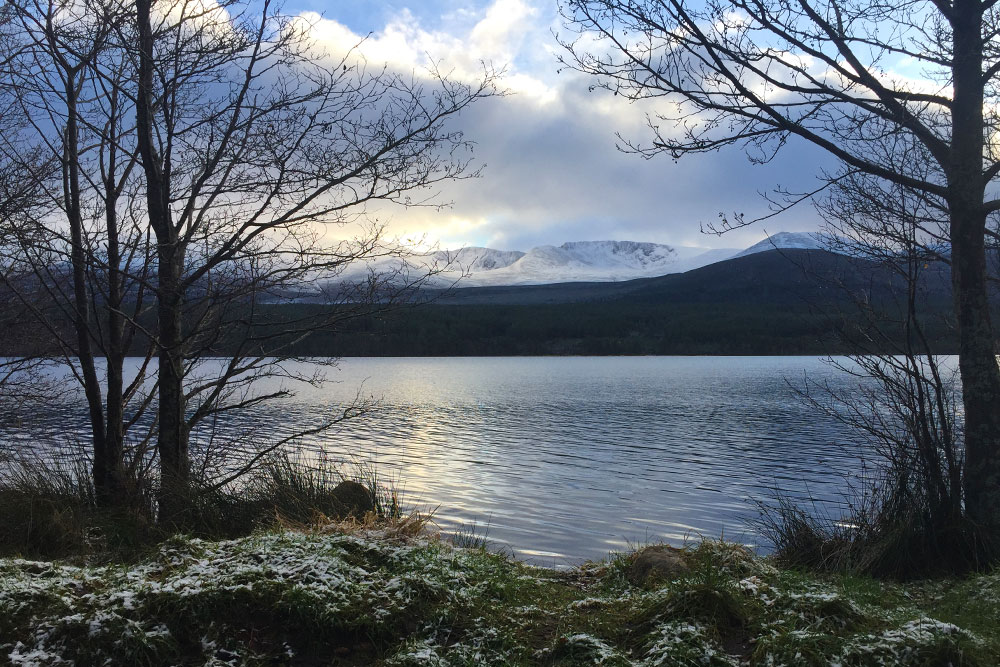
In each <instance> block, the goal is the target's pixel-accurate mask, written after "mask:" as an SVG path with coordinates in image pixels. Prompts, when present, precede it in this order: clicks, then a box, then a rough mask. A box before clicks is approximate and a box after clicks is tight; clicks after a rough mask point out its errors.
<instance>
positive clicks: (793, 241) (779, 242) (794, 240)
mask: <svg viewBox="0 0 1000 667" xmlns="http://www.w3.org/2000/svg"><path fill="white" fill-rule="evenodd" d="M826 247H827V243H826V242H825V241H824V239H823V236H822V235H820V234H817V233H815V232H778V233H777V234H772V235H771V236H768V237H767V238H766V239H764V240H763V241H760V242H758V243H755V244H753V245H752V246H750V247H749V248H747V249H746V250H743V251H741V252H738V253H736V255H734V257H744V256H746V255H752V254H754V253H756V252H764V251H766V250H775V249H779V250H781V249H799V250H821V249H826Z"/></svg>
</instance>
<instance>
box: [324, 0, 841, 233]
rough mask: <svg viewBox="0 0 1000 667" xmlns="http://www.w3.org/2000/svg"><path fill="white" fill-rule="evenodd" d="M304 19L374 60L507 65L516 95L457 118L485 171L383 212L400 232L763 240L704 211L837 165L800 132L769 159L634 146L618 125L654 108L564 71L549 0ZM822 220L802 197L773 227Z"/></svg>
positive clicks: (632, 130) (745, 204)
mask: <svg viewBox="0 0 1000 667" xmlns="http://www.w3.org/2000/svg"><path fill="white" fill-rule="evenodd" d="M305 18H307V20H309V21H310V22H312V23H313V24H314V35H315V36H316V38H317V39H318V40H319V41H320V42H322V44H323V45H324V46H325V47H326V48H328V49H330V50H331V51H333V52H337V51H338V50H340V51H343V50H346V49H349V48H351V47H353V46H355V45H357V44H359V43H360V44H361V45H360V47H359V48H360V52H361V53H362V54H363V55H364V57H365V58H367V59H368V61H369V62H370V63H373V64H374V63H379V64H381V63H382V62H386V63H388V64H389V65H390V66H391V67H394V68H398V69H402V70H404V71H411V70H414V69H419V68H422V67H426V66H427V65H428V64H430V63H431V62H436V63H439V64H440V65H441V67H442V69H443V70H444V71H450V72H452V76H456V77H459V78H468V79H473V78H475V77H476V76H478V75H480V74H481V72H482V67H481V63H482V62H483V61H486V62H492V63H493V64H494V65H497V66H500V65H505V64H506V66H507V76H506V78H505V80H504V82H503V83H504V85H505V87H506V88H508V89H509V90H510V91H511V95H509V96H507V97H503V98H494V99H489V100H484V101H481V102H479V103H477V104H476V105H473V107H472V108H471V109H469V110H468V111H467V112H466V113H465V114H464V115H463V116H461V117H460V118H459V119H458V121H457V123H458V126H459V127H460V129H462V130H463V132H465V134H466V136H467V137H468V138H469V139H470V140H472V141H474V142H475V143H476V150H475V153H476V157H477V160H478V161H479V162H480V163H485V164H486V168H485V170H484V171H483V175H482V178H479V179H474V180H466V181H460V182H456V183H452V184H448V185H445V186H442V188H441V191H440V193H439V201H443V202H453V204H452V206H451V207H450V208H446V209H444V210H441V211H439V210H437V209H433V208H416V209H402V208H399V207H392V208H383V209H381V210H378V211H376V212H377V214H378V215H379V216H380V218H382V219H383V220H385V221H387V223H388V226H389V230H390V232H391V233H394V234H397V235H399V236H400V237H415V238H426V239H427V240H428V241H430V242H435V241H436V242H439V243H440V244H441V245H442V246H444V247H456V246H461V245H488V246H492V247H497V248H504V249H510V248H516V249H527V248H529V247H531V246H534V245H541V244H546V243H551V244H558V243H562V242H564V241H569V240H602V239H616V240H637V241H658V242H665V243H674V244H685V245H703V246H712V247H741V246H745V245H749V244H751V243H753V242H755V241H757V240H759V239H760V238H762V237H763V236H764V228H763V227H761V228H752V229H750V230H747V231H745V232H741V233H737V234H734V235H727V236H726V237H723V238H722V239H717V238H716V237H712V236H705V235H702V234H700V233H699V223H700V222H711V221H714V220H716V218H717V214H718V213H719V212H725V213H732V212H734V211H744V212H747V213H748V215H751V216H752V215H755V214H761V213H765V212H767V208H766V205H765V203H764V202H763V201H762V200H761V198H760V197H759V194H758V193H759V192H760V191H768V190H771V189H772V188H773V187H774V186H775V185H776V184H780V185H782V186H784V187H786V188H790V189H800V190H803V191H804V190H809V189H812V188H814V187H815V185H816V181H815V180H814V176H813V175H815V174H817V173H818V172H819V169H820V167H821V166H822V165H823V164H824V163H828V160H827V158H825V157H824V156H823V154H822V153H821V152H820V151H818V150H817V149H812V148H809V147H807V146H798V145H794V144H793V145H790V146H789V147H787V148H785V149H784V150H783V151H782V153H781V154H780V155H779V158H778V160H776V161H775V162H774V163H772V164H770V165H765V166H753V165H751V164H749V162H748V160H747V159H746V157H745V155H744V154H743V153H742V151H741V150H740V149H738V148H732V149H730V150H725V151H722V152H719V153H715V154H709V155H702V156H690V157H687V158H684V159H683V160H681V161H680V162H674V161H672V160H670V159H669V158H668V157H666V156H662V157H661V158H660V159H653V160H643V159H641V158H639V157H637V156H635V155H627V154H624V153H622V152H621V151H619V150H617V148H616V136H615V133H616V132H619V133H621V134H622V135H623V136H626V137H628V138H630V139H638V140H640V141H641V140H643V139H646V138H647V137H648V135H649V132H648V128H646V127H645V113H644V111H646V110H649V108H650V106H649V104H629V103H627V102H626V101H625V100H623V99H621V98H619V97H615V96H613V95H611V94H607V93H602V92H599V91H595V92H590V91H589V87H590V85H591V84H592V83H593V81H592V80H588V79H587V78H585V77H584V76H583V75H580V74H576V73H563V74H561V75H560V74H558V73H557V70H558V63H557V61H556V59H555V55H554V53H555V51H556V50H557V49H558V45H556V44H555V42H554V40H553V38H552V35H551V29H552V28H553V26H555V25H557V22H556V17H555V15H554V9H553V8H552V7H551V3H548V2H545V3H543V2H537V3H534V4H532V3H531V2H528V1H527V0H494V1H493V2H492V3H491V4H489V5H487V6H483V7H478V8H469V7H463V8H462V9H461V10H460V11H458V15H455V14H452V15H449V16H444V15H443V14H442V15H439V16H438V17H437V19H438V20H437V21H435V20H434V17H433V16H430V17H429V16H428V15H427V14H426V12H425V13H424V14H423V15H421V16H419V17H418V16H417V15H416V14H415V13H414V12H413V11H411V10H409V9H405V8H404V9H398V10H396V11H395V12H394V13H393V14H392V15H391V16H389V17H387V18H385V20H384V22H383V24H382V25H381V26H378V27H377V28H375V29H374V30H373V32H372V34H371V36H370V37H368V38H367V39H363V35H360V34H358V33H356V32H354V31H352V30H351V29H349V28H348V27H347V26H346V25H344V24H343V23H340V22H338V21H337V19H336V17H335V16H333V17H329V18H320V17H319V16H318V15H316V14H306V15H305ZM816 226H817V218H816V214H815V212H814V211H813V210H812V209H811V208H809V207H808V206H802V207H801V208H800V209H799V210H796V211H795V212H793V213H789V214H785V216H784V217H783V218H779V219H777V220H772V221H770V225H769V226H768V227H767V231H768V232H771V233H773V232H776V231H781V230H791V231H800V230H811V229H815V228H816Z"/></svg>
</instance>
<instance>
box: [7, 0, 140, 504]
mask: <svg viewBox="0 0 1000 667" xmlns="http://www.w3.org/2000/svg"><path fill="white" fill-rule="evenodd" d="M5 6H6V7H7V9H8V11H10V12H11V13H12V14H13V15H14V16H15V17H16V18H15V20H16V22H17V25H18V27H19V28H20V31H19V34H20V39H21V41H22V43H23V45H24V48H23V49H22V50H21V52H20V54H19V56H18V57H17V58H16V60H15V61H13V63H12V67H11V70H10V72H9V73H8V74H9V76H8V81H9V85H10V86H11V87H12V89H13V90H14V91H15V92H16V105H15V107H16V108H13V109H12V111H13V115H14V116H15V117H16V118H18V119H20V122H21V123H22V125H23V126H24V129H23V131H22V132H20V133H17V134H10V135H4V138H3V140H2V142H0V150H2V152H3V154H4V156H5V159H6V160H7V161H8V163H10V164H12V165H15V166H16V167H17V169H18V171H19V173H20V174H21V179H22V181H23V182H25V183H28V184H32V186H33V187H35V188H37V189H39V190H40V191H41V192H42V193H44V195H45V199H46V207H45V208H44V209H43V208H38V209H36V210H35V211H33V213H32V215H30V216H22V218H21V221H20V224H15V223H14V221H13V220H11V219H7V220H6V221H5V223H6V224H5V226H4V230H5V232H6V239H5V240H6V241H7V242H6V243H5V244H4V253H5V256H6V258H7V259H8V261H9V262H11V263H13V264H17V265H20V266H22V267H23V268H24V269H25V271H24V272H23V273H24V274H25V275H24V277H23V279H22V280H20V281H16V282H15V281H10V280H8V281H6V286H7V287H8V289H10V290H12V291H13V292H14V293H16V294H17V295H18V297H19V299H20V302H21V304H22V307H23V308H25V309H27V310H28V311H30V313H31V315H32V317H33V319H34V321H35V323H36V326H37V329H39V330H41V331H43V332H45V334H47V336H48V337H50V338H52V339H53V340H55V341H56V343H57V344H58V347H59V353H60V356H61V357H62V358H63V359H64V361H65V362H66V365H67V367H68V368H69V369H71V371H72V373H73V374H74V376H75V377H76V379H77V380H78V381H79V383H80V385H81V386H82V388H83V391H84V396H85V399H86V402H87V406H88V413H89V420H90V426H91V436H92V437H91V440H92V472H93V483H94V487H95V490H96V497H97V499H98V500H99V501H100V502H104V503H112V504H114V503H125V502H128V500H129V499H128V498H127V497H126V493H125V492H126V490H127V487H129V482H128V480H129V479H132V478H134V477H135V474H134V473H135V466H137V465H140V462H141V459H142V458H143V457H142V455H141V454H140V455H137V456H133V457H132V461H131V466H130V467H131V470H126V465H125V463H126V462H125V454H126V451H125V450H126V446H125V443H126V436H127V433H128V431H129V429H130V428H131V427H133V426H134V425H135V424H137V423H138V422H139V421H140V420H141V418H142V416H143V414H144V413H145V411H146V409H147V408H148V406H149V401H148V399H149V396H148V394H147V393H145V392H144V384H145V379H146V373H145V370H144V369H145V368H146V364H147V362H148V359H149V352H148V346H147V350H146V352H145V359H144V360H143V361H140V362H139V364H138V372H137V373H136V376H135V377H134V378H133V379H131V380H130V381H129V382H126V381H125V368H124V366H125V358H126V356H127V355H128V354H129V353H130V352H133V351H134V349H133V342H134V340H135V337H136V334H137V333H139V332H140V330H141V325H140V324H139V316H140V314H141V311H142V310H143V309H144V308H146V307H147V305H146V303H145V299H144V296H143V294H144V290H145V286H146V283H147V275H146V274H147V273H148V269H147V264H148V261H147V259H148V257H147V255H148V254H149V252H150V245H149V239H148V235H147V233H146V226H145V224H144V221H143V219H142V217H141V216H140V215H139V214H140V209H139V207H138V203H139V201H140V199H139V198H138V195H139V191H138V188H137V178H136V176H137V175H138V171H139V170H138V169H136V164H137V154H136V151H135V136H134V135H135V132H134V130H133V129H132V127H133V120H132V119H130V115H134V112H132V108H133V107H132V103H131V100H132V99H134V97H135V93H134V84H132V83H130V81H131V71H130V67H129V60H128V58H127V57H126V52H125V51H123V50H122V48H121V44H120V43H118V42H116V37H117V35H118V33H119V30H120V26H121V24H123V23H124V22H126V21H127V20H128V19H129V17H130V16H132V15H133V14H132V13H131V12H130V11H129V10H128V8H127V6H124V5H119V4H117V3H115V2H100V1H95V2H84V3H81V4H78V5H73V6H66V5H65V4H64V3H59V2H35V3H14V2H8V3H7V4H6V5H5ZM25 146H30V147H32V148H33V151H32V152H28V153H25V151H24V147H25ZM34 155H41V156H42V158H44V159H43V160H41V161H39V160H38V159H31V157H32V156H34ZM26 156H27V158H28V159H26ZM50 165H55V166H56V167H57V168H56V169H54V170H53V169H45V168H43V167H46V166H50ZM38 294H41V295H42V299H38V298H37V295H38ZM66 323H69V324H70V326H69V327H67V326H65V325H66ZM99 357H103V359H104V364H103V365H104V369H103V381H102V377H101V375H102V373H101V370H100V365H101V364H100V363H99V361H98V359H99ZM127 413H131V414H127Z"/></svg>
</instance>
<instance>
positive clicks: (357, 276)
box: [336, 232, 825, 287]
mask: <svg viewBox="0 0 1000 667" xmlns="http://www.w3.org/2000/svg"><path fill="white" fill-rule="evenodd" d="M823 247H825V246H824V242H823V238H822V237H821V236H819V235H817V234H815V233H809V232H780V233H778V234H774V235H772V236H770V237H768V238H766V239H764V240H763V241H761V242H760V243H756V244H754V245H752V246H750V247H749V248H747V249H745V250H742V251H740V250H737V249H733V248H700V247H694V246H672V245H666V244H662V243H643V242H638V241H570V242H567V243H563V244H562V245H559V246H554V245H543V246H537V247H535V248H531V249H530V250H528V251H527V252H523V251H520V250H496V249H494V248H479V247H466V248H461V249H458V250H437V251H434V252H430V253H424V254H415V255H409V256H407V258H406V259H405V260H403V259H400V258H396V257H394V258H383V259H378V260H375V261H371V262H358V263H356V264H355V265H352V266H350V267H348V268H347V269H346V270H345V271H344V272H343V273H342V274H341V275H340V276H338V277H337V279H336V280H337V281H338V282H354V281H357V280H362V279H364V278H365V277H366V276H368V275H370V274H371V273H376V274H382V275H383V276H390V278H389V279H390V280H410V281H413V280H419V281H420V282H422V283H423V284H424V285H425V286H427V287H450V286H457V287H499V286H506V285H544V284H550V283H568V282H610V281H619V280H632V279H634V278H651V277H655V276H662V275H666V274H669V273H684V272H685V271H690V270H692V269H697V268H700V267H702V266H707V265H709V264H714V263H716V262H721V261H723V260H726V259H731V258H734V257H743V256H745V255H752V254H754V253H757V252H764V251H766V250H774V249H775V248H806V249H815V248H823ZM428 272H432V273H433V274H434V275H432V276H431V277H430V278H429V279H425V276H426V275H427V274H428Z"/></svg>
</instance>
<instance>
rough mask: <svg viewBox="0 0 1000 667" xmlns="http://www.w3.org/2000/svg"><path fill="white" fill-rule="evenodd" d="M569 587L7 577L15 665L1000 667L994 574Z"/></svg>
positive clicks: (408, 572) (555, 583)
mask: <svg viewBox="0 0 1000 667" xmlns="http://www.w3.org/2000/svg"><path fill="white" fill-rule="evenodd" d="M683 557H684V560H685V561H686V563H687V564H688V567H689V569H688V570H687V571H686V572H685V573H683V574H682V575H679V576H678V577H677V578H675V579H674V580H672V581H665V580H657V579H655V577H654V578H653V579H652V580H650V581H646V582H645V583H643V584H642V585H633V584H631V583H629V580H628V577H627V576H626V574H627V572H628V569H629V565H630V559H631V558H632V557H631V556H630V555H621V556H615V557H612V558H610V559H609V560H608V561H606V562H602V563H590V564H587V565H585V566H583V567H581V568H579V569H576V570H572V571H554V570H547V569H540V568H534V567H530V566H527V565H524V564H522V563H518V562H516V561H513V560H511V559H509V558H507V557H505V556H502V555H498V554H495V553H490V552H489V551H487V550H485V549H459V548H456V547H453V546H451V545H449V544H446V543H444V542H442V541H440V540H435V539H428V538H413V537H403V536H399V535H393V534H391V533H390V532H386V531H381V532H378V531H368V532H353V533H339V532H329V533H324V532H312V533H300V532H285V533H269V534H261V535H257V536H253V537H249V538H244V539H239V540H233V541H228V542H205V541H200V540H194V539H186V538H175V539H172V540H170V541H169V542H167V543H165V544H163V545H161V546H160V548H159V549H158V550H157V551H156V552H154V553H152V554H151V555H150V556H149V557H148V558H146V559H144V560H142V561H141V562H138V563H134V564H128V565H124V564H113V565H100V566H96V565H95V566H77V565H70V564H64V563H52V562H37V561H27V560H21V559H2V560H0V663H3V662H6V663H8V664H13V665H69V664H76V665H104V664H112V665H168V664H170V665H172V664H180V665H370V664H376V665H474V664H485V665H650V666H652V665H671V666H673V665H681V666H683V665H692V666H693V665H698V666H707V667H711V666H715V665H719V666H724V665H725V666H730V665H733V666H735V665H789V666H791V665H795V666H798V665H844V666H846V665H928V666H929V665H949V664H951V665H956V666H957V665H983V666H986V665H997V664H1000V573H994V574H987V575H977V576H975V577H972V578H969V579H965V580H961V581H933V582H917V583H909V584H905V585H902V584H893V583H886V582H880V581H875V580H871V579H864V578H854V577H845V576H838V577H817V576H815V575H809V574H804V573H798V572H792V571H786V570H781V569H778V568H776V567H774V566H773V565H772V564H771V563H769V562H768V561H766V560H764V559H760V558H758V557H756V556H754V555H753V554H751V553H750V552H748V551H746V550H745V549H743V548H742V547H739V546H737V545H732V544H727V543H722V542H703V543H701V544H697V545H692V546H690V547H688V548H687V549H685V553H684V554H683Z"/></svg>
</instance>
